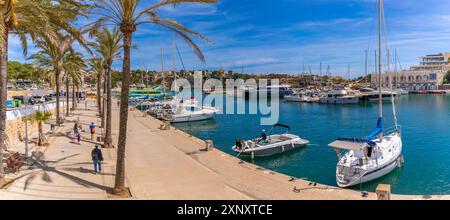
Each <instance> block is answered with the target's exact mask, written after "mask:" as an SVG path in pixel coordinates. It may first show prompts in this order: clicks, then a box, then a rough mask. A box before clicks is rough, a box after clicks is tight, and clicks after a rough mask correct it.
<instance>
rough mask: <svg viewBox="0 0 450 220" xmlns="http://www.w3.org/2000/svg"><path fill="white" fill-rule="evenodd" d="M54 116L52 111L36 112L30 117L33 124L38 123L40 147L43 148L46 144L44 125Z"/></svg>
mask: <svg viewBox="0 0 450 220" xmlns="http://www.w3.org/2000/svg"><path fill="white" fill-rule="evenodd" d="M52 116H53V114H52V112H50V111H35V112H34V114H32V115H31V116H29V117H30V121H31V122H33V123H38V128H39V129H38V133H39V137H38V146H43V144H44V143H43V142H44V139H45V137H44V131H43V129H44V123H45V122H46V121H48V120H50V118H52Z"/></svg>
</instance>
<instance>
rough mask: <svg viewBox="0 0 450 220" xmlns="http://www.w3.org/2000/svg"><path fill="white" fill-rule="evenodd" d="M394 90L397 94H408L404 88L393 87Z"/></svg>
mask: <svg viewBox="0 0 450 220" xmlns="http://www.w3.org/2000/svg"><path fill="white" fill-rule="evenodd" d="M394 92H396V93H397V94H398V95H408V94H409V91H408V90H404V89H394Z"/></svg>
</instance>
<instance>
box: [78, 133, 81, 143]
mask: <svg viewBox="0 0 450 220" xmlns="http://www.w3.org/2000/svg"><path fill="white" fill-rule="evenodd" d="M77 142H78V145H80V142H81V134H80V132H78V134H77Z"/></svg>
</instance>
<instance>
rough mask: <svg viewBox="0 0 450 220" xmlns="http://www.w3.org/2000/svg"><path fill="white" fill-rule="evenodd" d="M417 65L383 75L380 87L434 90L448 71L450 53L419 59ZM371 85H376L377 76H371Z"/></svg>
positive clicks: (449, 68) (449, 67)
mask: <svg viewBox="0 0 450 220" xmlns="http://www.w3.org/2000/svg"><path fill="white" fill-rule="evenodd" d="M419 58H420V59H422V61H421V62H420V64H419V65H416V66H411V68H410V70H405V71H400V72H390V73H384V74H382V76H381V79H382V85H383V87H385V88H389V87H390V85H389V82H392V87H393V88H401V89H405V90H408V91H416V90H436V89H438V88H439V87H440V86H442V84H443V81H444V77H445V75H446V73H447V72H448V71H449V70H450V53H446V54H433V55H426V56H423V57H419ZM371 82H372V85H374V86H375V87H376V86H377V85H378V77H377V74H372V76H371Z"/></svg>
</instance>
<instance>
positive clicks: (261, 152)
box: [233, 142, 308, 157]
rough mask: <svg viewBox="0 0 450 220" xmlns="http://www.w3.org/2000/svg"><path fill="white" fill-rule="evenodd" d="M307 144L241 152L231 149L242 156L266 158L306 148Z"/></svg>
mask: <svg viewBox="0 0 450 220" xmlns="http://www.w3.org/2000/svg"><path fill="white" fill-rule="evenodd" d="M307 144H308V142H304V143H288V144H283V145H280V146H276V147H270V148H261V149H254V150H246V151H243V152H241V151H239V150H238V149H236V147H233V151H234V152H236V153H238V154H240V155H242V156H255V157H268V156H273V155H277V154H282V153H285V152H288V151H292V150H295V149H298V148H302V147H304V146H306V145H307Z"/></svg>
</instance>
